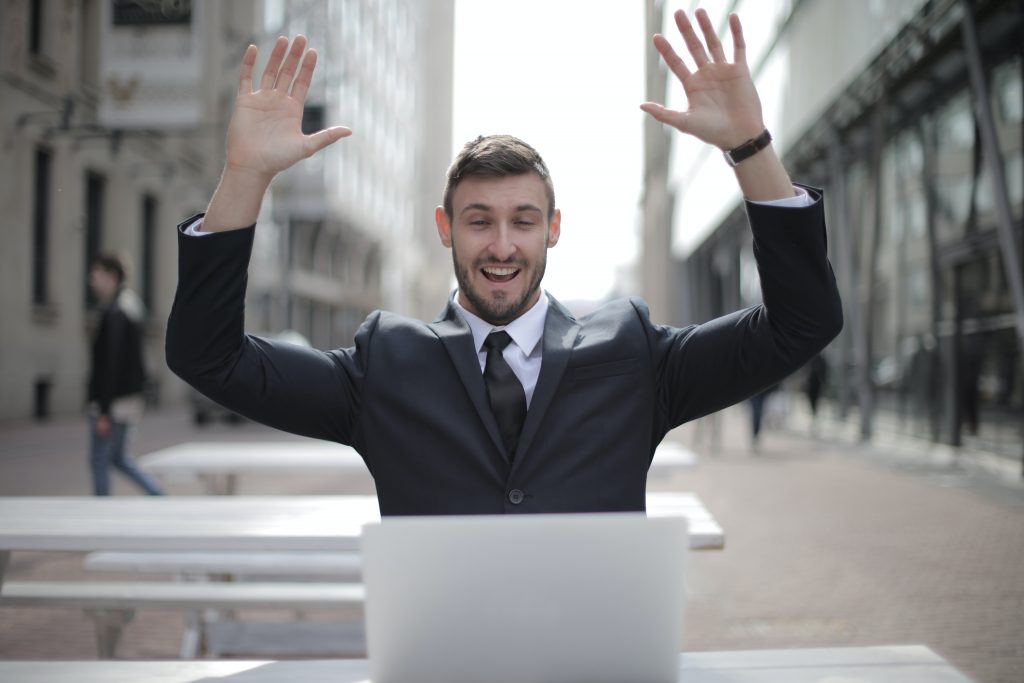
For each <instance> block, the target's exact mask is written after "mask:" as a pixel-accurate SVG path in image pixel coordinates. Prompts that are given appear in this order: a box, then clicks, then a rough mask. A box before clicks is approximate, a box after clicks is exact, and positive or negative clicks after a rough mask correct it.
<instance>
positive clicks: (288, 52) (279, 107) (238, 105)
mask: <svg viewBox="0 0 1024 683" xmlns="http://www.w3.org/2000/svg"><path fill="white" fill-rule="evenodd" d="M255 63H256V46H255V45H250V46H249V47H248V49H246V51H245V55H244V56H243V57H242V71H241V76H240V77H239V79H238V95H237V97H236V98H235V109H234V112H233V113H232V115H231V123H230V125H229V126H228V140H227V160H226V162H225V164H224V172H223V173H222V175H221V179H220V183H219V184H218V186H217V190H216V192H214V194H213V198H212V199H211V200H210V205H209V207H208V208H207V210H206V217H205V219H204V220H203V231H204V232H221V231H224V230H234V229H238V228H245V227H248V226H250V225H252V224H253V223H255V222H256V217H257V216H258V215H259V212H260V204H262V202H263V195H264V194H266V191H267V188H268V187H269V186H270V181H271V180H273V179H274V176H275V175H277V174H278V173H280V172H281V171H284V170H285V169H287V168H289V167H291V166H292V165H294V164H295V163H296V162H298V161H300V160H302V159H305V158H307V157H309V156H312V155H313V154H315V153H316V152H318V151H320V150H321V149H323V148H324V147H326V146H327V145H330V144H331V143H333V142H336V141H337V140H340V139H341V138H343V137H346V136H348V135H351V134H352V131H351V130H349V129H348V128H346V127H344V126H335V127H332V128H325V129H324V130H321V131H318V132H316V133H313V134H312V135H304V134H303V132H302V109H303V106H304V104H305V100H306V93H307V92H308V90H309V83H310V81H311V80H312V78H313V70H314V69H315V68H316V51H315V50H308V51H306V39H305V38H304V37H303V36H296V37H295V40H293V41H292V43H291V49H289V47H288V39H287V38H285V37H284V36H281V37H280V38H278V39H277V42H275V43H274V49H273V51H272V52H271V53H270V59H269V60H268V61H267V66H266V68H265V69H264V70H263V77H262V78H261V79H260V82H259V88H258V89H257V90H253V78H252V71H253V65H254V64H255ZM296 71H297V72H298V74H297V75H296Z"/></svg>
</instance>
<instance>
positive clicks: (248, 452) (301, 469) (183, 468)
mask: <svg viewBox="0 0 1024 683" xmlns="http://www.w3.org/2000/svg"><path fill="white" fill-rule="evenodd" d="M696 462H697V457H696V455H694V453H693V452H692V451H690V450H688V449H687V448H685V447H683V446H682V445H680V444H678V443H676V442H672V441H665V442H662V444H661V445H659V446H658V449H657V451H655V454H654V459H653V460H652V462H651V468H652V469H653V470H656V471H667V470H671V469H673V468H687V467H693V466H694V465H695V464H696ZM138 464H139V467H141V468H142V469H143V470H145V471H146V472H148V473H149V474H152V475H155V476H157V477H160V478H162V479H173V478H184V479H189V480H193V479H198V480H200V481H201V482H203V485H204V488H205V492H206V493H207V494H210V495H234V494H235V493H237V492H238V483H239V480H240V478H241V477H242V476H243V475H246V474H275V473H281V474H284V473H288V474H313V473H317V474H338V473H352V472H361V473H367V474H368V471H367V469H366V465H365V464H364V462H363V459H362V457H361V456H360V455H359V454H358V453H357V452H356V450H355V449H354V448H352V447H351V446H343V445H341V444H337V443H330V442H327V441H315V440H307V441H282V442H265V441H253V442H246V441H231V442H216V441H190V442H186V443H181V444H178V445H176V446H171V447H170V448H164V449H162V450H159V451H154V452H152V453H148V454H146V455H142V456H140V457H139V458H138Z"/></svg>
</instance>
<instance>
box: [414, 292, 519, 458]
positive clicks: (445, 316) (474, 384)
mask: <svg viewBox="0 0 1024 683" xmlns="http://www.w3.org/2000/svg"><path fill="white" fill-rule="evenodd" d="M429 327H430V329H432V330H433V331H434V333H435V334H436V335H437V337H438V339H440V340H441V343H442V344H444V348H445V350H446V351H447V352H448V356H449V357H450V358H451V359H452V365H454V366H455V371H456V372H457V373H458V375H459V379H461V380H462V384H463V386H465V387H466V393H467V394H469V400H470V401H471V402H472V403H473V407H474V408H476V412H477V413H478V414H479V415H480V419H481V420H482V421H483V423H484V427H485V428H486V429H487V433H488V434H489V435H490V436H491V440H492V441H494V445H495V446H496V447H497V449H498V452H499V453H504V452H505V445H504V444H503V443H502V440H501V434H500V433H499V432H498V423H497V421H496V420H495V419H494V413H492V412H491V405H490V403H488V401H487V389H486V388H485V387H484V377H483V373H482V372H480V361H479V360H478V357H477V353H476V349H474V348H473V333H472V332H471V331H470V329H469V325H468V324H466V321H465V320H463V319H462V316H461V315H459V314H458V311H456V310H455V306H454V305H453V304H452V302H451V300H449V301H448V306H447V307H446V308H445V310H444V311H443V312H442V314H441V317H440V318H438V319H437V320H435V321H434V322H433V323H431V324H430V325H429ZM506 462H507V461H506Z"/></svg>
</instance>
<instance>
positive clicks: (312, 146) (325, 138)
mask: <svg viewBox="0 0 1024 683" xmlns="http://www.w3.org/2000/svg"><path fill="white" fill-rule="evenodd" d="M349 135H352V129H351V128H346V127H345V126H333V127H331V128H324V129H323V130H321V131H317V132H316V133H313V134H312V135H307V136H306V138H305V152H306V156H307V157H310V156H313V155H314V154H316V153H317V152H319V151H320V150H322V149H323V148H324V147H327V146H328V145H331V144H334V143H335V142H337V141H338V140H340V139H342V138H347V137H348V136H349Z"/></svg>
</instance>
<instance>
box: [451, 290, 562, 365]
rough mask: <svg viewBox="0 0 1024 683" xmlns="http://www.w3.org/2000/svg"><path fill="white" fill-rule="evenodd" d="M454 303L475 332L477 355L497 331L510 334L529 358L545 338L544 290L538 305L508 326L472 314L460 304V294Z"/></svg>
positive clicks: (545, 295) (545, 304) (454, 299)
mask: <svg viewBox="0 0 1024 683" xmlns="http://www.w3.org/2000/svg"><path fill="white" fill-rule="evenodd" d="M452 303H453V304H455V308H456V309H457V310H458V311H459V313H461V314H462V317H463V318H464V319H465V320H466V323H468V324H469V329H470V330H471V331H472V332H473V346H474V348H475V349H476V351H477V353H480V349H482V348H483V346H484V340H485V339H487V335H489V334H490V333H491V332H494V331H495V330H505V331H506V332H508V336H510V337H512V341H514V342H515V343H516V346H518V347H519V348H520V350H522V352H523V353H524V354H525V355H527V356H529V355H531V354H532V353H533V351H534V349H536V348H537V344H538V343H540V338H541V337H543V336H544V321H545V320H546V319H547V316H548V295H547V292H545V291H544V290H541V296H540V297H539V298H538V299H537V303H535V304H534V305H533V306H531V307H530V310H528V311H526V313H523V314H522V315H521V316H519V317H518V318H516V319H515V320H513V321H512V322H510V323H509V324H508V325H492V324H491V323H489V322H487V321H486V320H484V319H483V318H481V317H479V316H477V315H474V314H472V313H470V312H469V311H467V310H466V309H465V308H463V307H462V304H460V303H459V294H458V292H456V293H455V296H454V297H453V298H452Z"/></svg>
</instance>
